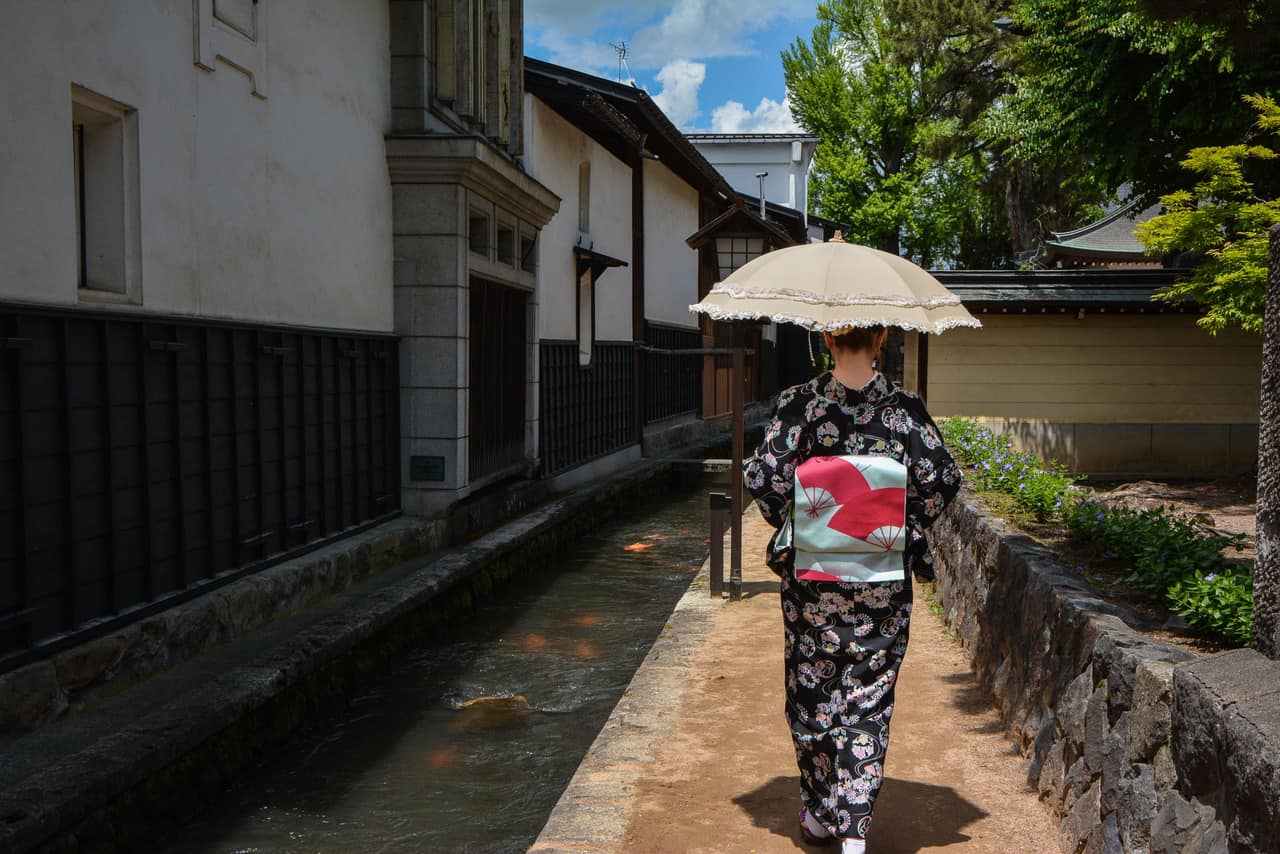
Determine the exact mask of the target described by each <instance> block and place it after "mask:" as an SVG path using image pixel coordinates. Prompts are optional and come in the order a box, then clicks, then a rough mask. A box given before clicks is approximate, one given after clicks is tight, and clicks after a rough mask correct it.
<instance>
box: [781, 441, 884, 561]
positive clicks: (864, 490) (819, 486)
mask: <svg viewBox="0 0 1280 854" xmlns="http://www.w3.org/2000/svg"><path fill="white" fill-rule="evenodd" d="M795 489H796V492H795V502H794V504H793V507H794V516H793V517H792V527H793V531H792V537H793V542H794V546H795V572H796V578H799V579H801V580H804V581H845V582H848V581H863V582H865V581H899V580H901V579H903V578H905V577H906V575H905V573H904V572H903V559H902V558H903V555H902V552H903V548H904V546H905V543H906V532H907V521H906V519H907V468H906V466H904V465H903V464H902V463H900V462H898V461H897V460H895V459H894V458H893V457H886V456H865V455H857V456H854V455H847V456H830V457H811V458H809V459H808V460H805V461H804V462H803V463H801V464H800V465H799V467H797V468H796V474H795Z"/></svg>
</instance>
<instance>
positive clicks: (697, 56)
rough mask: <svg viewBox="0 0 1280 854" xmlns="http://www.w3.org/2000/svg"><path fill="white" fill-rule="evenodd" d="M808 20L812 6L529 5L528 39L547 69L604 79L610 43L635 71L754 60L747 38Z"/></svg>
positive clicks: (609, 68)
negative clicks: (620, 45) (553, 66)
mask: <svg viewBox="0 0 1280 854" xmlns="http://www.w3.org/2000/svg"><path fill="white" fill-rule="evenodd" d="M812 14H813V3H812V0H675V2H674V3H670V4H668V3H658V2H653V0H639V2H636V0H605V2H582V1H581V0H529V2H527V3H526V4H525V16H526V21H527V23H528V32H527V38H528V39H529V41H530V42H532V43H534V44H538V45H541V46H542V47H544V48H546V49H547V50H548V51H549V52H550V53H551V61H552V62H555V63H557V64H560V65H567V66H569V67H571V68H579V69H583V70H585V71H591V72H594V73H597V74H602V75H604V76H609V77H612V76H614V75H616V73H617V56H616V54H615V53H614V51H613V48H611V47H610V46H609V42H617V41H621V40H625V41H626V42H627V43H628V46H629V54H628V62H629V64H630V65H631V67H632V68H635V69H637V70H646V71H647V70H652V69H655V68H664V67H666V66H667V65H669V64H670V63H672V62H673V61H675V60H678V59H686V60H691V61H697V60H706V59H717V58H722V57H729V56H751V55H753V54H754V53H755V47H754V46H753V44H752V36H753V35H754V34H755V33H757V32H760V31H762V30H766V29H768V28H769V27H770V26H772V25H773V24H774V23H776V22H778V21H782V20H803V19H807V18H808V17H809V16H812Z"/></svg>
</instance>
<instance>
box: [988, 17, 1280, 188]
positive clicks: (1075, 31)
mask: <svg viewBox="0 0 1280 854" xmlns="http://www.w3.org/2000/svg"><path fill="white" fill-rule="evenodd" d="M1276 2H1277V0H1233V2H1230V3H1218V4H1214V5H1213V7H1212V8H1211V7H1210V6H1209V4H1205V3H1202V2H1191V0H1017V2H1016V3H1015V5H1014V8H1013V12H1012V17H1013V21H1014V26H1013V29H1014V31H1015V34H1016V41H1015V43H1014V45H1013V46H1012V48H1011V50H1010V53H1009V56H1008V57H1007V60H1006V64H1007V65H1008V66H1009V68H1010V70H1011V75H1010V77H1009V83H1010V85H1011V88H1012V91H1011V93H1010V94H1009V95H1008V96H1007V97H1006V98H1003V99H1001V100H1000V102H999V103H998V104H997V107H996V108H995V109H992V110H990V111H989V112H988V114H987V116H986V117H985V119H984V123H985V127H986V130H987V132H988V133H989V134H990V135H991V136H992V138H993V139H997V140H1001V141H1002V142H1003V144H1004V147H1005V150H1006V151H1007V152H1008V155H1009V157H1010V158H1011V159H1012V160H1014V161H1016V162H1025V163H1044V162H1051V161H1052V158H1054V157H1055V156H1059V157H1060V156H1063V155H1064V154H1068V153H1069V154H1070V155H1071V156H1073V157H1075V158H1077V159H1078V160H1079V161H1080V162H1082V163H1084V164H1087V165H1088V168H1089V169H1090V170H1092V171H1093V172H1094V173H1095V175H1096V176H1097V178H1098V179H1099V180H1100V181H1101V183H1102V184H1104V185H1105V186H1106V187H1108V188H1109V189H1115V188H1117V187H1119V186H1120V185H1122V184H1124V183H1126V182H1130V183H1132V185H1133V187H1134V189H1135V191H1136V192H1137V193H1138V194H1140V195H1143V196H1147V197H1149V198H1154V197H1155V196H1156V195H1158V194H1159V193H1162V192H1166V191H1168V190H1169V189H1171V188H1172V187H1174V186H1176V185H1177V183H1178V181H1179V180H1180V177H1181V176H1180V174H1179V172H1178V168H1177V164H1178V162H1179V161H1180V160H1181V159H1182V158H1183V157H1185V156H1186V154H1187V152H1189V151H1190V150H1191V149H1192V148H1195V147H1198V146H1205V145H1209V144H1212V143H1214V142H1216V141H1217V140H1219V139H1221V138H1222V136H1223V135H1224V134H1226V135H1227V136H1236V135H1240V134H1242V133H1243V132H1244V130H1245V129H1246V128H1247V127H1248V126H1249V124H1250V123H1251V121H1252V115H1251V113H1250V111H1249V110H1248V108H1247V107H1245V105H1244V104H1243V102H1242V101H1241V97H1242V95H1244V94H1246V93H1248V92H1255V91H1261V92H1264V93H1268V94H1270V93H1274V92H1275V91H1276V87H1277V84H1280V52H1277V51H1275V50H1272V49H1265V48H1266V46H1267V45H1271V46H1274V33H1273V32H1272V30H1273V28H1274V19H1272V20H1270V21H1268V20H1267V19H1266V13H1267V11H1268V10H1269V9H1272V8H1273V7H1274V6H1275V5H1276Z"/></svg>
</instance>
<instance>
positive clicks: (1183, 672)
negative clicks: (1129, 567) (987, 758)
mask: <svg viewBox="0 0 1280 854" xmlns="http://www.w3.org/2000/svg"><path fill="white" fill-rule="evenodd" d="M930 536H931V539H932V541H933V545H934V550H935V555H936V562H937V567H938V585H937V589H938V595H939V598H940V599H941V600H942V603H943V610H944V616H945V617H946V619H947V621H948V622H949V623H950V624H951V625H952V627H953V629H954V630H955V631H956V633H957V635H958V636H959V637H960V640H961V642H962V643H963V644H964V646H965V647H966V649H967V650H968V652H969V654H970V656H971V658H972V661H973V666H974V668H975V670H976V671H977V675H978V677H979V680H980V682H981V684H982V685H983V687H984V688H986V689H987V690H988V691H989V692H990V693H991V695H992V696H993V698H994V700H995V703H996V705H997V708H998V709H999V711H1000V713H1001V715H1002V717H1003V719H1004V721H1005V723H1006V725H1007V727H1008V729H1009V732H1010V734H1011V736H1012V737H1013V738H1014V739H1015V740H1016V741H1017V742H1018V744H1019V746H1020V747H1021V749H1022V751H1023V753H1024V755H1026V757H1027V772H1028V782H1029V784H1030V785H1032V786H1033V787H1035V788H1037V789H1038V790H1039V792H1040V795H1041V799H1042V800H1043V801H1044V803H1045V804H1046V805H1047V806H1048V808H1049V809H1050V810H1052V812H1053V814H1054V815H1055V816H1057V817H1058V819H1059V821H1060V830H1061V842H1062V850H1063V851H1064V852H1067V854H1080V852H1091V854H1092V852H1122V851H1123V852H1144V854H1166V852H1167V854H1174V852H1179V854H1189V852H1201V851H1203V852H1211V851H1213V852H1216V851H1233V852H1234V851H1242V852H1264V851H1272V852H1274V851H1280V836H1277V834H1280V664H1277V663H1275V662H1269V661H1266V660H1265V659H1264V658H1262V656H1260V655H1258V654H1257V653H1253V652H1252V651H1249V650H1238V651H1234V652H1229V653H1223V654H1221V655H1216V656H1205V657H1202V658H1199V659H1195V660H1194V661H1193V660H1192V656H1191V654H1190V653H1188V652H1187V651H1185V650H1182V649H1179V648H1176V647H1173V646H1171V645H1169V644H1165V643H1161V642H1159V641H1156V640H1153V639H1152V638H1150V637H1147V636H1146V635H1144V634H1142V631H1143V630H1146V629H1149V628H1151V626H1150V625H1149V623H1148V621H1147V620H1146V619H1145V618H1144V617H1142V616H1141V615H1139V614H1138V613H1136V612H1134V611H1132V610H1130V609H1128V608H1126V607H1124V606H1122V605H1118V604H1116V603H1113V602H1108V601H1106V600H1105V599H1103V598H1102V597H1101V595H1100V594H1099V593H1098V591H1096V590H1094V589H1093V588H1092V587H1091V586H1090V585H1089V584H1088V583H1087V582H1086V581H1085V580H1084V579H1082V578H1081V577H1079V575H1078V574H1076V573H1074V572H1072V571H1071V570H1070V569H1068V568H1067V567H1065V566H1063V565H1062V564H1061V563H1060V562H1058V561H1057V560H1056V559H1055V557H1054V555H1053V553H1052V552H1051V551H1050V550H1049V549H1048V548H1046V547H1045V546H1044V545H1042V544H1040V543H1039V542H1037V541H1035V540H1034V539H1032V538H1030V537H1028V536H1026V535H1025V534H1022V533H1020V532H1018V531H1016V530H1015V529H1013V528H1012V527H1011V526H1009V525H1008V524H1006V523H1005V522H1003V521H1002V520H1000V519H998V518H996V517H994V516H993V515H992V514H990V513H989V512H987V510H986V509H985V508H984V507H983V506H982V504H981V502H980V501H979V500H978V499H976V498H974V497H973V496H972V495H970V494H968V493H967V492H966V493H965V494H964V495H963V497H962V499H961V500H960V501H958V502H957V505H956V506H955V508H954V509H953V510H952V511H951V512H949V513H948V514H947V515H946V516H945V517H944V520H943V521H942V522H940V523H939V525H938V526H937V527H936V528H935V529H934V530H933V531H931V534H930ZM1246 659H1247V660H1246ZM1245 674H1247V675H1245ZM1244 679H1248V680H1251V681H1252V683H1253V684H1254V685H1255V686H1256V687H1255V689H1254V690H1253V692H1252V695H1247V691H1246V689H1245V687H1244V686H1243V685H1242V684H1241V681H1242V680H1244ZM1242 702H1243V703H1245V704H1251V705H1249V706H1248V709H1247V710H1244V711H1237V710H1238V709H1240V708H1241V704H1242Z"/></svg>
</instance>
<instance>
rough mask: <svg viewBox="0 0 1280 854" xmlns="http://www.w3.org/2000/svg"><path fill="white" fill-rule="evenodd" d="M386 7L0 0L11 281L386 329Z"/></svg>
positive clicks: (123, 304)
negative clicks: (355, 295) (1, 5)
mask: <svg viewBox="0 0 1280 854" xmlns="http://www.w3.org/2000/svg"><path fill="white" fill-rule="evenodd" d="M167 7H171V8H167ZM196 12H198V14H196ZM388 27H389V16H388V5H387V4H386V3H349V2H343V0H318V2H315V3H308V4H305V5H304V4H300V3H278V2H268V3H261V4H258V3H254V2H253V0H238V2H236V1H235V0H217V2H214V0H200V2H197V3H195V4H194V8H193V4H191V3H177V4H146V5H139V4H137V3H134V2H131V0H102V2H95V3H47V2H41V0H14V2H9V3H5V4H4V9H3V11H2V12H0V57H2V59H0V61H2V62H3V64H4V81H5V83H4V92H5V101H4V107H5V109H4V113H5V116H4V131H3V133H0V186H3V188H4V190H3V192H0V257H3V259H4V268H5V276H4V280H3V285H0V298H3V299H4V300H6V301H21V302H30V303H40V304H46V305H58V306H68V307H69V306H78V307H82V308H88V307H95V308H111V309H113V310H127V311H136V312H145V313H147V314H156V315H182V316H194V317H217V318H233V319H241V320H248V321H253V322H262V323H285V324H292V325H298V326H307V327H327V328H341V329H354V330H372V331H379V332H389V331H390V330H391V328H392V299H391V290H390V288H389V287H388V282H389V281H390V276H391V189H390V187H389V185H388V183H387V180H386V161H385V156H384V154H383V150H384V149H383V145H384V143H383V136H384V135H385V133H386V132H387V131H388V130H390V128H391V100H390V91H389V68H390V55H389V54H388V51H387V43H388V40H389V31H388ZM338 56H341V57H342V60H341V61H335V57H338ZM352 223H359V224H360V228H358V229H356V228H352V227H351V226H352ZM353 291H357V292H358V293H359V294H360V297H359V299H352V298H351V297H352V293H353Z"/></svg>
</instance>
